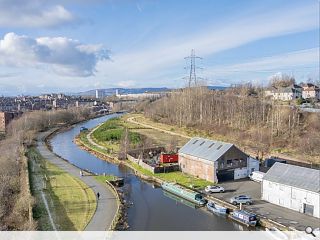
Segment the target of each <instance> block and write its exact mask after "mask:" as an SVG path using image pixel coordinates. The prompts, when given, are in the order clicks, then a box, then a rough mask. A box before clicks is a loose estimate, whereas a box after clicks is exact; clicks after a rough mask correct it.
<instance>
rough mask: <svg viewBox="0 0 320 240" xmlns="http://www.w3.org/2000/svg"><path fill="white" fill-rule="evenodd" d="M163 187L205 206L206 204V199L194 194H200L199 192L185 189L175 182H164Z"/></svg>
mask: <svg viewBox="0 0 320 240" xmlns="http://www.w3.org/2000/svg"><path fill="white" fill-rule="evenodd" d="M161 187H162V188H163V189H164V190H165V191H167V192H170V193H172V194H174V195H176V196H178V197H181V198H184V199H186V200H188V201H190V202H193V203H196V204H197V205H199V206H203V205H205V204H206V201H204V200H197V199H196V198H195V197H194V196H196V195H198V193H196V192H193V191H191V190H188V189H183V188H182V187H181V186H178V185H175V184H168V183H163V184H161Z"/></svg>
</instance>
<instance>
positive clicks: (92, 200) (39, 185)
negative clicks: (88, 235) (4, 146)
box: [27, 148, 96, 231]
mask: <svg viewBox="0 0 320 240" xmlns="http://www.w3.org/2000/svg"><path fill="white" fill-rule="evenodd" d="M27 156H28V159H29V162H30V169H29V170H30V180H31V190H32V193H33V195H34V196H35V198H36V205H35V207H34V209H33V212H34V218H35V219H36V220H37V222H38V229H39V230H53V229H52V226H51V224H50V219H49V215H48V212H47V209H46V207H45V203H44V200H43V197H42V196H41V195H42V194H44V196H45V199H46V201H47V204H48V207H49V211H50V213H51V215H52V218H53V221H54V224H55V226H56V228H57V229H58V230H68V231H72V230H83V229H84V228H85V227H86V225H87V224H88V223H89V221H90V220H91V218H92V216H93V214H94V212H95V210H96V197H95V194H94V192H93V191H92V189H90V188H89V187H88V186H87V185H86V184H84V183H83V182H82V181H80V180H79V179H77V178H75V177H73V176H71V175H70V174H68V173H66V172H65V171H63V170H61V169H60V168H58V167H57V166H55V165H53V164H51V163H50V162H48V161H46V160H45V159H44V158H43V157H42V156H41V155H40V154H39V152H38V151H37V150H36V149H35V148H30V149H29V151H28V153H27Z"/></svg>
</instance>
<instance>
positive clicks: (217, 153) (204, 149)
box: [179, 137, 233, 161]
mask: <svg viewBox="0 0 320 240" xmlns="http://www.w3.org/2000/svg"><path fill="white" fill-rule="evenodd" d="M232 146H233V144H231V143H225V142H219V141H213V140H208V139H205V138H197V137H195V138H192V139H191V140H190V141H189V142H187V143H186V145H184V146H183V147H182V148H181V149H180V150H179V153H183V154H188V155H191V156H194V157H198V158H202V159H206V160H209V161H217V160H218V159H219V158H220V157H221V156H222V155H223V154H224V153H225V152H227V151H228V150H229V149H230V148H231V147H232Z"/></svg>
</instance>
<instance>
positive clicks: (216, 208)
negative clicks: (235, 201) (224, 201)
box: [207, 201, 227, 214]
mask: <svg viewBox="0 0 320 240" xmlns="http://www.w3.org/2000/svg"><path fill="white" fill-rule="evenodd" d="M207 209H208V210H209V211H210V212H212V213H219V214H227V208H225V207H223V206H221V205H218V204H217V203H215V202H213V201H209V202H208V203H207Z"/></svg>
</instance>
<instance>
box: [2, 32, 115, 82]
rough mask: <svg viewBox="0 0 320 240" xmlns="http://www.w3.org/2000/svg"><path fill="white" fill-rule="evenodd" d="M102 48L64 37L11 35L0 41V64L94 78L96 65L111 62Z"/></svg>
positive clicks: (8, 34)
mask: <svg viewBox="0 0 320 240" xmlns="http://www.w3.org/2000/svg"><path fill="white" fill-rule="evenodd" d="M108 58H109V55H108V51H107V50H105V49H103V48H102V46H101V45H85V44H82V43H80V42H79V41H77V40H73V39H69V38H64V37H56V38H49V37H41V38H35V39H34V38H31V37H27V36H24V35H22V36H19V35H16V34H15V33H7V34H6V35H5V36H4V38H3V39H2V40H0V64H1V65H4V66H18V67H26V66H27V67H37V68H49V69H52V70H53V71H54V72H56V73H57V74H59V75H62V76H79V77H87V76H91V75H94V73H95V71H96V69H95V67H96V64H97V62H98V61H100V60H105V59H108Z"/></svg>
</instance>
